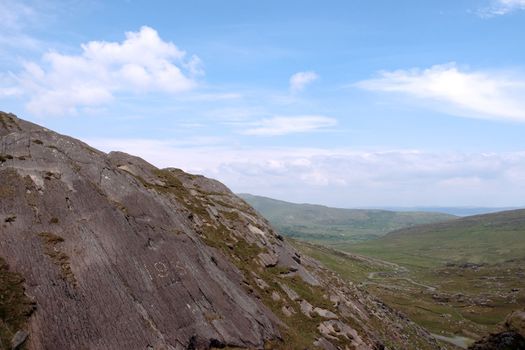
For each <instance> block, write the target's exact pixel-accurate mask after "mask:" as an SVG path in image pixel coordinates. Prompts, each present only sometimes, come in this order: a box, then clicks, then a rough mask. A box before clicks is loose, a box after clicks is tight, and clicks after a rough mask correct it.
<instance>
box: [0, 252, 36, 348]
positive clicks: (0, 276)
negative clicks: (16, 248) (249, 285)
mask: <svg viewBox="0 0 525 350" xmlns="http://www.w3.org/2000/svg"><path fill="white" fill-rule="evenodd" d="M23 282H24V279H23V278H22V276H21V275H20V274H18V273H15V272H13V271H10V269H9V266H8V265H7V263H6V262H5V260H4V259H2V258H0V348H1V346H2V344H4V346H5V345H6V344H9V343H10V341H11V338H12V337H13V336H14V334H15V333H16V332H17V331H18V330H20V329H23V328H24V327H25V324H26V322H27V319H28V318H29V316H30V315H31V313H32V312H33V310H34V303H32V302H31V300H30V299H29V298H28V297H27V296H26V295H25V294H24V287H23Z"/></svg>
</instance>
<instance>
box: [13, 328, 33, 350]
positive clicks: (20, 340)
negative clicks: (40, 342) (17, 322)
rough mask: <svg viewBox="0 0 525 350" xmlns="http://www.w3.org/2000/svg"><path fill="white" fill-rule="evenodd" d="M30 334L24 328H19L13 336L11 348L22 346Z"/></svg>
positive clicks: (14, 349) (15, 348) (15, 349)
mask: <svg viewBox="0 0 525 350" xmlns="http://www.w3.org/2000/svg"><path fill="white" fill-rule="evenodd" d="M28 336H29V333H27V332H26V331H24V330H19V331H18V332H16V333H15V335H14V336H13V338H12V339H11V349H12V350H17V349H19V348H20V346H21V345H22V344H24V342H25V341H26V340H27V337H28Z"/></svg>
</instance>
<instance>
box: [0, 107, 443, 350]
mask: <svg viewBox="0 0 525 350" xmlns="http://www.w3.org/2000/svg"><path fill="white" fill-rule="evenodd" d="M299 257H300V255H299V254H298V253H297V252H296V251H295V250H294V249H293V248H292V247H291V246H290V245H289V244H288V243H287V242H286V241H284V240H283V239H282V237H281V236H279V235H278V234H276V233H275V232H274V231H273V229H272V228H271V227H270V226H269V225H268V223H267V222H266V221H265V220H264V219H263V218H262V217H260V216H259V215H258V214H257V213H256V212H255V211H254V210H253V209H252V208H251V207H250V206H249V205H247V204H246V203H245V202H244V201H243V200H241V199H240V198H238V197H236V196H235V195H234V194H233V193H232V192H231V191H229V190H228V189H227V188H226V187H225V186H224V185H222V184H221V183H219V182H217V181H214V180H210V179H207V178H204V177H202V176H195V175H189V174H186V173H184V172H182V171H181V170H177V169H164V170H160V169H157V168H155V167H154V166H152V165H151V164H149V163H147V162H145V161H144V160H142V159H139V158H137V157H133V156H130V155H127V154H124V153H119V152H112V153H109V154H105V153H103V152H100V151H97V150H95V149H93V148H91V147H89V146H88V145H86V144H84V143H82V142H80V141H78V140H75V139H72V138H70V137H66V136H63V135H59V134H57V133H55V132H52V131H49V130H47V129H45V128H42V127H40V126H37V125H35V124H32V123H29V122H26V121H23V120H21V119H18V118H17V117H16V116H14V115H12V114H6V113H0V259H1V260H0V262H1V264H2V269H1V272H2V273H0V287H2V294H4V289H5V288H7V289H9V290H15V289H16V288H18V289H17V290H15V292H16V293H18V294H16V295H18V297H17V298H13V299H12V302H11V303H10V304H9V307H4V306H5V305H4V304H2V303H3V302H0V307H1V310H2V312H3V315H2V323H1V324H0V326H1V328H0V336H1V337H0V348H7V346H8V345H7V344H10V342H11V339H14V338H13V337H15V335H16V334H18V336H17V337H15V338H16V340H17V341H22V342H23V343H24V344H23V346H24V347H25V348H26V349H144V350H146V349H172V350H173V349H177V350H178V349H210V348H224V347H236V348H246V349H263V348H267V349H315V348H325V349H353V348H356V349H384V348H385V345H383V344H388V347H386V348H388V349H392V348H398V349H412V348H413V349H416V348H418V349H438V348H439V346H438V345H437V343H436V342H435V341H434V340H433V339H432V338H431V337H430V336H429V335H428V333H427V332H425V331H424V330H422V329H421V328H419V327H417V326H416V325H415V324H413V323H412V322H410V321H408V320H407V319H406V318H404V317H403V316H402V315H399V314H397V313H396V312H394V311H393V310H391V309H389V308H388V307H386V306H385V305H384V304H382V303H381V302H379V301H377V300H375V299H373V298H372V297H370V296H369V295H368V294H366V293H364V292H362V291H360V290H358V289H357V288H355V287H353V286H351V285H348V284H345V283H344V282H343V281H342V280H341V279H339V278H338V277H337V276H336V275H334V274H333V273H331V272H330V271H327V270H325V269H324V268H322V267H321V266H320V265H319V264H318V263H317V262H315V261H314V260H311V259H308V258H306V257H300V258H299ZM4 261H5V266H6V267H5V268H4ZM7 265H8V266H9V269H8V270H7ZM4 271H9V272H6V273H5V274H4ZM6 276H7V277H6ZM13 276H15V277H16V278H15V277H13ZM13 281H14V282H13ZM4 286H5V288H4ZM13 288H14V289H13ZM7 289H5V290H7ZM24 290H25V292H24ZM301 303H302V304H303V305H304V304H305V303H308V304H309V305H311V307H312V308H313V310H314V311H315V310H318V311H317V312H312V313H311V315H309V316H308V317H307V316H306V315H304V314H303V313H302V312H300V311H299V312H296V311H293V310H300V308H301V307H300V305H301ZM35 305H36V306H35ZM35 307H36V309H35ZM4 309H5V310H4ZM11 309H13V310H16V312H18V313H17V314H16V315H14V314H13V313H14V312H15V311H13V310H11ZM10 310H11V311H10ZM20 310H22V311H20ZM319 310H321V311H319ZM4 314H5V315H4ZM15 316H16V322H15V321H13V322H11V321H12V320H13V319H14V317H15ZM327 319H337V320H328V321H327ZM10 320H11V321H10ZM26 332H27V333H26ZM21 335H23V337H22V336H21ZM27 335H28V336H27Z"/></svg>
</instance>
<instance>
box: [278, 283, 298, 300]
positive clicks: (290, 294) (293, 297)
mask: <svg viewBox="0 0 525 350" xmlns="http://www.w3.org/2000/svg"><path fill="white" fill-rule="evenodd" d="M279 286H280V287H281V289H282V290H283V291H284V292H285V293H286V295H287V296H288V298H290V300H292V301H295V300H298V299H299V294H297V293H296V292H295V291H294V290H293V289H291V288H290V287H288V286H287V285H286V284H284V283H279Z"/></svg>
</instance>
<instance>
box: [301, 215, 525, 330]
mask: <svg viewBox="0 0 525 350" xmlns="http://www.w3.org/2000/svg"><path fill="white" fill-rule="evenodd" d="M338 249H340V250H342V251H344V252H334V251H331V250H326V249H324V248H320V247H315V246H306V247H305V246H303V247H302V250H303V252H305V253H308V254H309V255H311V256H313V257H314V258H316V259H319V260H320V261H322V262H323V263H324V264H325V265H326V266H328V267H330V268H331V269H334V270H336V271H338V272H339V273H341V274H342V276H344V277H345V278H347V279H348V280H351V281H353V282H356V283H361V284H363V285H364V286H366V290H367V291H369V292H370V293H372V294H374V295H376V296H377V297H379V298H381V300H384V301H385V302H387V303H388V304H389V305H390V306H392V307H394V308H396V309H398V310H402V311H403V312H405V313H406V314H407V315H409V316H410V317H411V318H412V319H414V320H415V321H416V322H418V323H419V324H420V325H422V326H424V327H426V328H427V329H429V330H431V331H432V332H434V333H438V334H441V335H443V334H442V333H441V332H445V334H447V335H448V336H449V337H451V339H456V338H457V339H478V338H479V337H480V336H482V335H483V334H485V333H486V332H489V331H492V330H494V327H496V325H497V324H498V323H500V322H502V321H503V320H504V319H505V317H506V315H508V314H509V313H510V312H512V311H514V310H516V309H518V308H520V307H522V308H523V307H525V289H524V288H523V280H524V278H525V210H523V209H521V210H511V211H504V212H499V213H492V214H484V215H477V216H470V217H465V218H461V219H457V220H454V221H449V222H443V223H436V224H428V225H421V226H415V227H410V228H405V229H401V230H397V231H394V232H391V233H389V234H387V235H386V236H384V237H381V238H379V239H377V240H374V241H367V242H362V243H358V244H351V243H349V244H340V245H339V246H338ZM345 254H350V255H345ZM356 254H359V255H360V256H364V257H366V258H357V259H356V258H355V256H356ZM350 256H351V257H350ZM378 261H382V262H383V263H378ZM350 271H351V272H352V273H349V272H350ZM445 339H448V338H445Z"/></svg>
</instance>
